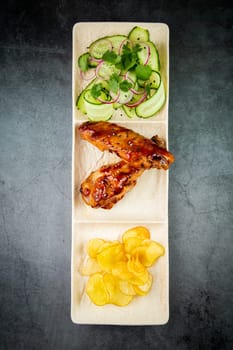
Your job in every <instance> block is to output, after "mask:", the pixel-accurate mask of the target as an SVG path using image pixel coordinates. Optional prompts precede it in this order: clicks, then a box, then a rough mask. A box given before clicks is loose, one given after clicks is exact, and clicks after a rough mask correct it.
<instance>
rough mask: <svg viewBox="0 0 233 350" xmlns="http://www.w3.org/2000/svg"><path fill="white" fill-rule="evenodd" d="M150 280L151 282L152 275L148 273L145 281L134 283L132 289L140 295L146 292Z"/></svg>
mask: <svg viewBox="0 0 233 350" xmlns="http://www.w3.org/2000/svg"><path fill="white" fill-rule="evenodd" d="M152 282H153V277H152V275H151V274H149V275H148V279H147V281H146V283H144V284H142V285H134V290H135V292H136V294H137V295H141V296H143V295H146V294H148V293H149V291H150V289H151V286H152Z"/></svg>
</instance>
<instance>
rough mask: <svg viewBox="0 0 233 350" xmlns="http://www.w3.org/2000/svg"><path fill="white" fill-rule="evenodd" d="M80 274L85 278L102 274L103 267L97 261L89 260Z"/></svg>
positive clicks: (82, 267) (80, 270)
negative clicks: (98, 273)
mask: <svg viewBox="0 0 233 350" xmlns="http://www.w3.org/2000/svg"><path fill="white" fill-rule="evenodd" d="M79 272H80V273H81V275H83V276H90V275H93V274H94V273H97V272H101V267H100V266H99V264H98V262H97V260H96V259H93V258H88V259H87V260H86V261H85V262H84V263H83V264H82V266H81V267H80V269H79Z"/></svg>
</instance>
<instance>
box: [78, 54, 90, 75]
mask: <svg viewBox="0 0 233 350" xmlns="http://www.w3.org/2000/svg"><path fill="white" fill-rule="evenodd" d="M89 57H90V54H89V53H88V52H85V53H83V54H82V55H81V56H79V59H78V65H79V68H80V70H81V71H82V72H86V71H87V70H88V68H89Z"/></svg>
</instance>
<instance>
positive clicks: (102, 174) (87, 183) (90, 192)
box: [80, 135, 165, 209]
mask: <svg viewBox="0 0 233 350" xmlns="http://www.w3.org/2000/svg"><path fill="white" fill-rule="evenodd" d="M151 140H152V141H153V142H154V143H156V144H157V145H158V146H159V147H161V148H165V142H164V140H162V139H161V138H159V137H158V135H155V136H153V137H152V139H151ZM144 170H145V169H143V168H141V169H137V168H135V167H133V166H131V164H130V163H126V162H125V161H123V160H122V161H120V162H118V163H115V164H109V165H104V166H102V167H101V168H100V169H98V170H96V171H93V172H92V173H91V174H90V175H89V176H88V178H87V179H85V180H84V181H83V183H82V185H81V188H80V192H81V194H82V198H83V200H84V202H85V203H86V204H88V205H89V206H91V207H92V208H103V209H111V208H112V207H113V206H114V204H116V203H117V202H118V201H119V200H120V199H122V198H123V197H124V196H125V194H126V193H127V192H129V191H130V190H131V189H132V188H133V187H134V186H135V185H136V182H137V179H138V178H139V176H141V175H142V173H143V172H144Z"/></svg>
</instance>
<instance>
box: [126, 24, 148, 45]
mask: <svg viewBox="0 0 233 350" xmlns="http://www.w3.org/2000/svg"><path fill="white" fill-rule="evenodd" d="M128 38H129V39H130V40H132V41H134V42H138V43H140V42H142V41H149V40H150V34H149V31H148V30H147V29H144V28H141V27H138V26H136V27H134V28H133V29H132V30H131V31H130V32H129V35H128Z"/></svg>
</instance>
